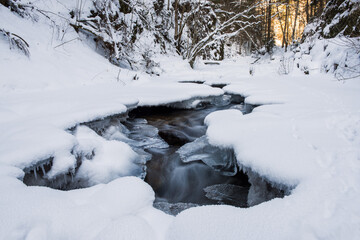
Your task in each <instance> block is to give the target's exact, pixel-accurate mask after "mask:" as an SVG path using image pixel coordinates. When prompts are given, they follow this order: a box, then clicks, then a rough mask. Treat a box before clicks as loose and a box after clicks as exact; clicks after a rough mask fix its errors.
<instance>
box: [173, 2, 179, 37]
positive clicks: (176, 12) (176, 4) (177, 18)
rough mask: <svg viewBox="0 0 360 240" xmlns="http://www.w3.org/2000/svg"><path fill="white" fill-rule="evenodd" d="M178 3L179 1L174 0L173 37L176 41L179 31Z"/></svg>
mask: <svg viewBox="0 0 360 240" xmlns="http://www.w3.org/2000/svg"><path fill="white" fill-rule="evenodd" d="M178 1H179V0H175V9H174V11H175V35H174V38H175V40H177V39H178V34H179V33H178V31H179V23H178V21H179V13H178Z"/></svg>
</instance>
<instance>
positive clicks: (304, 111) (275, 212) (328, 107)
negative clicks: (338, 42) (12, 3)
mask: <svg viewBox="0 0 360 240" xmlns="http://www.w3.org/2000/svg"><path fill="white" fill-rule="evenodd" d="M36 4H37V6H38V7H43V8H50V9H56V10H58V11H66V8H64V6H68V7H69V8H70V7H71V6H72V5H74V4H75V1H61V2H60V1H37V2H36ZM0 22H1V27H2V28H4V29H6V30H7V31H11V32H13V33H16V34H18V35H20V36H22V37H23V38H24V39H25V40H26V41H27V42H28V43H29V45H30V48H29V50H30V58H27V57H26V56H23V55H22V54H21V53H20V52H17V51H16V50H10V49H9V45H8V43H7V42H6V41H4V40H3V39H0V73H1V77H0V131H1V134H0V192H1V197H0V239H115V238H120V239H277V240H278V239H346V240H348V239H357V238H358V236H360V228H359V226H360V207H359V204H358V199H360V111H359V109H360V101H359V100H360V99H359V98H360V97H359V96H360V94H359V93H360V84H359V81H358V79H350V80H348V81H346V82H344V81H337V80H336V79H334V78H332V77H331V76H330V75H325V74H324V73H320V70H321V66H322V64H323V63H322V62H321V59H319V55H318V54H319V53H320V52H321V53H322V54H324V55H326V54H327V53H326V52H325V51H324V50H323V48H322V47H321V46H322V45H321V44H323V42H319V43H317V45H315V49H317V50H316V51H315V52H314V54H313V55H308V57H301V58H302V59H300V60H296V61H300V62H299V63H300V64H304V65H305V64H306V65H307V66H309V68H310V75H304V73H303V71H301V70H300V69H297V68H294V70H293V71H292V72H291V73H290V74H289V75H283V76H280V75H279V74H278V67H279V66H278V65H279V59H280V58H281V57H283V56H279V55H275V56H274V59H275V60H273V61H270V60H269V61H263V62H261V64H251V63H253V62H254V59H252V58H241V59H233V60H227V61H223V62H221V64H220V65H213V66H209V65H203V64H201V62H200V63H198V65H197V67H196V69H195V70H194V71H193V70H190V68H189V66H188V65H187V63H186V62H185V61H182V60H181V59H179V58H178V57H175V56H166V57H159V62H160V64H162V66H163V67H164V73H163V74H162V76H160V77H149V76H147V75H145V74H143V73H139V72H133V71H129V70H125V69H121V71H120V72H119V68H118V67H115V66H113V65H111V64H109V63H108V61H107V60H106V59H105V58H103V57H101V56H100V55H98V54H97V53H95V51H93V49H92V48H91V46H89V44H87V42H86V39H83V38H81V36H79V35H78V34H77V33H76V32H75V31H73V30H71V29H67V28H66V26H67V25H66V24H65V23H64V22H60V23H61V24H64V27H61V24H59V26H55V27H54V26H52V25H51V23H49V22H48V20H46V19H45V18H44V17H42V16H41V15H39V16H38V19H37V20H36V21H32V20H31V19H23V18H20V17H19V16H17V15H15V14H13V13H11V12H10V11H9V10H8V9H6V8H4V7H3V6H2V5H1V6H0ZM62 30H66V34H62V33H63V32H62ZM62 35H64V38H62ZM72 39H75V40H74V41H71V42H69V43H67V44H64V45H61V46H59V45H60V44H62V43H64V42H66V41H69V40H72ZM331 49H335V48H331V47H330V48H329V49H328V50H329V51H330V50H331ZM339 49H341V48H339ZM334 51H335V50H334ZM334 51H332V53H331V54H332V55H331V56H333V57H331V58H330V59H328V60H329V61H333V62H335V61H336V60H337V59H336V58H337V56H338V55H336V53H335V52H336V51H340V50H336V51H335V52H334ZM339 54H340V53H339ZM348 59H353V61H354V63H356V61H358V58H356V55H355V57H354V55H351V56H350V55H349V58H348ZM354 59H355V60H356V61H355V60H354ZM250 68H251V69H252V70H253V72H254V74H253V76H252V75H250V74H249V69H250ZM134 78H135V79H137V78H138V80H133V79H134ZM190 80H191V81H194V80H197V81H202V82H205V84H202V85H200V84H193V83H178V81H190ZM214 83H226V84H229V85H228V86H226V87H225V88H224V90H221V89H215V88H211V87H209V86H208V85H211V84H214ZM224 91H225V92H227V93H233V94H240V95H242V96H243V97H245V102H246V103H247V104H252V105H262V106H260V107H257V108H255V109H254V110H253V112H252V113H251V114H247V115H243V114H242V113H241V112H240V111H239V110H236V109H231V110H226V111H221V112H216V113H213V114H211V115H209V116H208V117H207V118H206V124H207V125H208V126H209V128H208V130H207V140H208V141H209V142H210V143H211V144H213V145H215V146H217V147H219V148H227V149H228V148H233V149H234V151H235V154H236V157H237V162H238V164H239V166H240V167H242V168H243V169H244V170H245V171H246V170H247V169H251V171H253V172H255V173H256V174H258V175H259V176H260V177H261V178H264V179H267V180H268V181H271V183H272V184H274V185H278V186H280V187H282V186H286V187H290V188H292V191H291V194H290V195H289V196H286V197H285V198H283V199H273V200H271V201H269V202H265V203H262V204H260V205H256V206H254V207H251V208H247V209H241V208H235V207H230V206H206V207H194V208H190V209H187V210H185V211H183V212H182V213H180V214H179V215H177V216H176V217H171V216H169V215H167V214H165V213H163V212H161V211H159V210H156V209H155V208H153V206H152V205H153V201H154V192H153V190H152V189H151V188H150V186H149V185H148V184H146V183H145V182H143V181H142V180H141V179H139V178H136V177H122V176H126V175H128V174H129V172H133V168H134V167H135V168H136V167H137V165H136V163H137V162H136V160H135V159H136V153H135V152H134V151H133V150H132V149H131V148H130V147H129V144H128V143H125V142H126V141H125V139H124V140H123V141H120V142H119V141H116V142H115V140H121V138H122V137H124V136H120V135H119V132H117V131H114V132H108V139H103V138H100V136H98V135H96V133H95V132H93V131H92V130H90V129H89V128H87V127H85V126H79V124H81V123H84V122H89V121H92V120H96V119H101V118H105V117H107V116H111V115H114V114H125V113H126V111H127V110H128V109H129V108H132V107H134V106H136V105H139V106H145V105H159V104H170V103H174V102H178V101H186V100H189V99H192V98H194V97H207V96H209V95H212V96H215V95H221V94H222V93H224ZM194 104H195V103H194ZM109 131H110V130H109ZM114 133H116V134H117V135H114ZM75 151H79V152H83V153H85V154H86V153H88V154H89V153H91V152H92V151H95V152H98V153H99V154H98V155H96V157H95V158H94V159H92V160H93V161H90V160H89V162H87V163H85V164H84V166H83V167H82V169H80V170H79V171H81V173H82V174H81V176H82V177H84V178H89V179H92V181H94V182H92V184H97V185H96V186H93V187H89V188H86V189H78V190H72V191H67V192H64V191H58V190H54V189H49V188H45V187H27V186H25V185H24V184H23V183H22V179H23V177H24V171H23V169H25V168H27V167H31V166H34V165H36V164H38V163H40V162H41V161H43V160H45V159H48V158H51V157H52V158H54V168H53V170H52V172H51V171H50V172H49V173H48V174H49V176H50V177H55V176H57V175H58V174H61V173H64V172H67V171H70V170H71V169H73V168H74V165H75V161H76V159H75V158H74V156H73V155H72V153H73V152H75ZM119 176H121V177H120V178H117V177H119ZM114 178H117V179H115V180H113V179H114ZM112 180H113V181H112ZM98 183H100V184H98ZM101 183H106V184H101ZM254 195H256V193H254ZM255 198H256V197H254V199H255Z"/></svg>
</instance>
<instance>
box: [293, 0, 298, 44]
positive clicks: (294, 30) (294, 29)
mask: <svg viewBox="0 0 360 240" xmlns="http://www.w3.org/2000/svg"><path fill="white" fill-rule="evenodd" d="M299 3H300V0H297V2H296V9H295V19H294V26H293V31H292V34H291V40H292V41H294V38H295V32H296V23H297V18H298V15H299Z"/></svg>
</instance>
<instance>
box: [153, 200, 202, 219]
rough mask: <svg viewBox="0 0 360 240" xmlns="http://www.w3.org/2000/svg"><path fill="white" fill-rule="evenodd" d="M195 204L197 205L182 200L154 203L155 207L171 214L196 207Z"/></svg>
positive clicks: (174, 214)
mask: <svg viewBox="0 0 360 240" xmlns="http://www.w3.org/2000/svg"><path fill="white" fill-rule="evenodd" d="M197 206H199V205H198V204H195V203H182V202H178V203H169V202H165V201H160V202H155V203H154V207H155V208H157V209H159V210H161V211H163V212H165V213H167V214H170V215H173V216H176V215H178V214H179V213H181V212H182V211H184V210H186V209H188V208H192V207H197Z"/></svg>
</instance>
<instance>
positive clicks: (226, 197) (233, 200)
mask: <svg viewBox="0 0 360 240" xmlns="http://www.w3.org/2000/svg"><path fill="white" fill-rule="evenodd" d="M204 191H205V192H206V195H205V196H206V197H207V198H209V199H212V200H215V201H217V202H218V203H220V204H231V205H233V206H239V207H247V199H248V191H249V189H248V188H246V187H242V186H238V185H234V184H216V185H212V186H208V187H206V188H204Z"/></svg>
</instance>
